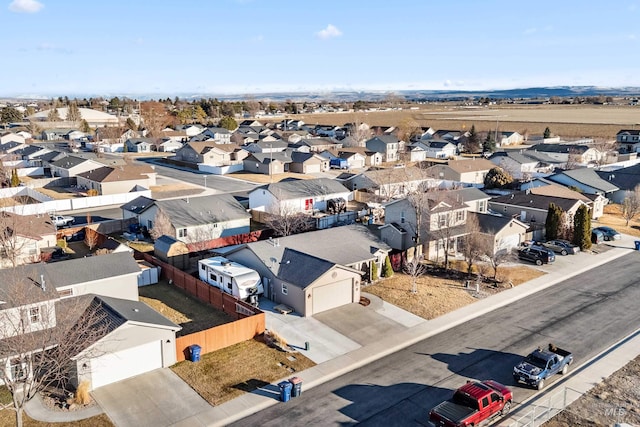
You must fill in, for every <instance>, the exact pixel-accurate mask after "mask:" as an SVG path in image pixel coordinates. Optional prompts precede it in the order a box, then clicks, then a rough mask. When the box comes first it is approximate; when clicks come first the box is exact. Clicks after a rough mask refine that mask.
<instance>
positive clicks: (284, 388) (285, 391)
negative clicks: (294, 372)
mask: <svg viewBox="0 0 640 427" xmlns="http://www.w3.org/2000/svg"><path fill="white" fill-rule="evenodd" d="M278 387H280V401H281V402H288V401H289V399H291V383H290V382H289V381H282V382H281V383H278Z"/></svg>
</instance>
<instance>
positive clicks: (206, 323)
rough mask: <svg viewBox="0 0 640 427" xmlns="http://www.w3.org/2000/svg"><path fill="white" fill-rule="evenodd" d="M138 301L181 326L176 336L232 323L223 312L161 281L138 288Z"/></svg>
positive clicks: (229, 317) (230, 318)
mask: <svg viewBox="0 0 640 427" xmlns="http://www.w3.org/2000/svg"><path fill="white" fill-rule="evenodd" d="M139 293H140V301H143V302H144V303H145V304H147V305H149V306H150V307H151V308H153V309H154V310H156V311H157V312H159V313H161V314H162V315H163V316H165V317H166V318H168V319H169V320H171V321H172V322H173V323H175V324H177V325H180V326H182V330H180V331H178V333H177V334H176V335H177V336H183V335H188V334H190V333H193V332H197V331H202V330H205V329H209V328H213V327H214V326H218V325H223V324H225V323H229V322H232V321H233V318H232V317H231V316H229V315H228V314H226V313H225V312H223V311H221V310H218V309H216V308H214V307H211V306H209V305H207V304H204V303H202V302H200V301H199V300H197V299H196V298H193V297H191V296H190V295H187V294H186V293H184V292H182V291H181V290H180V289H179V288H177V287H175V286H172V285H169V284H168V283H167V282H166V281H165V280H161V281H160V282H159V283H157V284H155V285H149V286H142V287H141V288H139Z"/></svg>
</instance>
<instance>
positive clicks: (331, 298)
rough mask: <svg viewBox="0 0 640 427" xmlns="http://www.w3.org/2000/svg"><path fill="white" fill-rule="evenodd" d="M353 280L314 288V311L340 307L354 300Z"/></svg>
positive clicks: (314, 312) (318, 311)
mask: <svg viewBox="0 0 640 427" xmlns="http://www.w3.org/2000/svg"><path fill="white" fill-rule="evenodd" d="M351 283H352V282H351V280H343V281H341V282H335V283H330V284H328V285H324V286H318V287H317V288H313V313H312V314H316V313H320V312H321V311H325V310H329V309H332V308H336V307H340V306H341V305H345V304H349V303H352V302H353V291H352V289H351V286H352V285H351Z"/></svg>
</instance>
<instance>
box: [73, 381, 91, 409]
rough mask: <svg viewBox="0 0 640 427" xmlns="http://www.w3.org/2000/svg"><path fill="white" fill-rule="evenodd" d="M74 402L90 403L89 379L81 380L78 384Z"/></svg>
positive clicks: (80, 403)
mask: <svg viewBox="0 0 640 427" xmlns="http://www.w3.org/2000/svg"><path fill="white" fill-rule="evenodd" d="M76 403H77V404H78V405H88V404H89V403H91V395H90V394H89V381H82V382H81V383H80V384H79V385H78V390H77V391H76Z"/></svg>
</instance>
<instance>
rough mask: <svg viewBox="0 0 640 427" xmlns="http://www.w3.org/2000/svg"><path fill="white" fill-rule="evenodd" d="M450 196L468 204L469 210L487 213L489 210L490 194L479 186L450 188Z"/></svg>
mask: <svg viewBox="0 0 640 427" xmlns="http://www.w3.org/2000/svg"><path fill="white" fill-rule="evenodd" d="M448 192H449V196H450V197H452V198H455V200H460V201H462V203H464V204H465V205H467V208H468V209H469V212H477V213H487V212H488V211H489V200H490V199H491V196H489V195H488V194H487V193H485V192H484V191H482V190H480V189H478V188H477V187H465V188H458V189H452V190H448Z"/></svg>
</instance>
